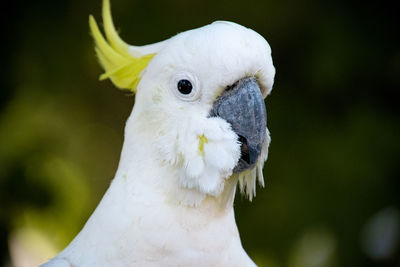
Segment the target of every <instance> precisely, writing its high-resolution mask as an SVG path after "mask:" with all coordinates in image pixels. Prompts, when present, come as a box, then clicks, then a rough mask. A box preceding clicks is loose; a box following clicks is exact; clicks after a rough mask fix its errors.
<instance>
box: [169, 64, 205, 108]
mask: <svg viewBox="0 0 400 267" xmlns="http://www.w3.org/2000/svg"><path fill="white" fill-rule="evenodd" d="M171 90H172V92H173V93H174V95H175V96H176V97H177V98H179V99H180V100H183V101H187V102H192V101H196V100H197V99H199V97H200V86H199V82H198V80H197V78H196V77H195V76H194V75H192V74H190V73H188V72H183V71H182V72H178V73H176V74H175V75H174V77H173V78H172V79H171Z"/></svg>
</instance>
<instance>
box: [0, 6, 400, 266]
mask: <svg viewBox="0 0 400 267" xmlns="http://www.w3.org/2000/svg"><path fill="white" fill-rule="evenodd" d="M393 3H394V2H393ZM111 4H112V13H113V16H114V20H115V24H116V26H117V28H119V29H121V36H122V38H123V39H124V40H126V41H127V42H128V43H131V44H135V45H144V44H148V43H153V42H157V41H160V40H163V39H166V38H169V37H170V36H172V35H174V34H176V33H178V32H181V31H185V30H188V29H191V28H195V27H199V26H202V25H205V24H208V23H211V22H212V21H214V20H231V21H235V22H237V23H240V24H242V25H245V26H247V27H250V28H252V29H254V30H256V31H257V32H259V33H260V34H261V35H263V36H264V37H265V38H266V39H267V40H268V42H269V43H270V45H271V47H272V51H273V59H274V64H275V66H276V69H277V76H276V80H275V85H274V89H273V91H272V94H271V95H270V96H269V97H268V98H267V99H266V105H267V112H268V126H269V129H270V131H271V135H272V143H271V147H270V155H269V159H268V161H267V163H266V165H265V169H264V173H265V177H266V188H265V189H260V188H258V190H257V197H256V198H255V200H254V201H253V202H252V203H249V202H248V201H246V200H245V199H244V198H243V197H240V196H238V197H237V199H236V202H235V206H236V217H237V223H238V226H239V230H240V233H241V237H242V242H243V246H244V247H245V249H246V250H247V251H248V253H249V254H250V256H251V257H252V258H253V259H254V260H255V261H256V263H258V264H259V265H260V266H270V267H283V266H288V267H334V266H400V249H399V232H400V215H399V208H400V201H399V200H400V192H399V189H400V182H399V181H400V177H399V176H400V162H399V156H398V153H399V149H400V139H399V137H400V123H399V115H400V112H399V111H400V108H399V107H400V105H399V104H398V101H399V94H398V90H399V85H400V50H399V32H398V26H399V23H398V22H399V20H398V11H397V9H395V8H394V6H391V5H390V4H389V2H386V1H374V2H372V1H371V2H366V1H344V0H339V1H338V0H328V1H319V2H316V1H309V0H298V1H293V0H289V1H243V0H231V1H218V2H216V1H211V0H202V1H182V0H169V1H161V0H159V1H150V0H146V1H145V0H125V1H122V0H112V1H111ZM2 9H3V12H2V13H3V15H2V17H1V18H0V19H1V24H2V25H3V28H2V42H1V48H2V71H1V75H2V76H3V77H2V78H1V80H0V83H1V87H0V88H1V94H0V265H5V266H18V267H19V266H35V265H37V264H39V263H41V262H43V261H45V260H46V259H48V258H50V257H52V256H54V255H55V254H56V253H57V252H58V251H60V250H61V249H62V248H64V247H65V246H66V245H67V244H68V243H69V242H70V241H71V240H72V238H73V237H74V236H75V235H76V234H77V233H78V231H79V230H80V229H81V227H82V226H83V224H84V223H85V221H86V220H87V219H88V217H89V216H90V214H91V213H92V211H93V210H94V208H95V206H96V205H97V203H98V202H99V200H100V199H101V197H102V195H103V194H104V192H105V190H106V189H107V187H108V185H109V183H110V180H111V179H112V177H113V175H114V172H115V170H116V168H117V164H118V160H119V154H120V150H121V146H122V142H123V129H124V123H125V120H126V119H127V117H128V116H129V114H130V111H131V109H132V105H133V102H134V97H132V96H128V95H126V94H124V93H123V92H121V91H118V90H117V89H115V88H114V87H113V85H112V84H111V83H110V82H109V81H106V82H99V81H98V77H99V75H100V73H101V72H102V70H101V68H100V67H99V65H98V63H97V60H96V57H95V54H94V49H93V42H92V39H91V37H90V36H89V29H88V15H89V14H94V15H95V17H96V18H97V20H98V21H99V20H100V9H101V0H90V1H80V0H67V1H50V0H38V1H22V0H16V1H8V4H7V6H5V7H2Z"/></svg>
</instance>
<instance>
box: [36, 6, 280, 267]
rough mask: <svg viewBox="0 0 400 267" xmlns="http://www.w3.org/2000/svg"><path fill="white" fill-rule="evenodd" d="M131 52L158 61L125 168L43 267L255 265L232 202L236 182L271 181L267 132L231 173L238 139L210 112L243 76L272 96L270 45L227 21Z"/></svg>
mask: <svg viewBox="0 0 400 267" xmlns="http://www.w3.org/2000/svg"><path fill="white" fill-rule="evenodd" d="M104 5H105V8H107V7H109V6H108V5H109V4H108V2H107V1H105V3H104ZM105 14H106V16H107V11H106V13H105ZM106 19H107V18H105V23H106ZM111 26H112V25H111ZM105 27H107V25H105ZM106 31H107V29H106ZM108 38H109V39H110V37H109V36H108ZM109 41H110V43H113V41H112V40H109ZM114 41H115V40H114ZM117 41H118V40H117ZM114 43H116V42H114ZM127 51H129V53H130V55H132V57H133V58H138V59H140V58H141V57H143V56H146V55H149V54H154V56H153V57H152V58H151V60H149V63H148V64H147V66H146V67H145V69H144V70H143V71H142V72H141V74H140V76H139V79H140V82H139V83H138V85H137V89H136V90H135V91H136V100H135V105H134V108H133V111H132V114H131V115H130V117H129V119H128V121H127V123H126V128H125V141H124V145H123V149H122V153H121V159H120V163H119V166H118V170H117V172H116V175H115V177H114V179H113V181H112V183H111V185H110V188H109V189H108V190H107V192H106V194H105V195H104V197H103V199H102V200H101V202H100V204H99V205H98V207H97V208H96V210H95V211H94V213H93V214H92V216H91V217H90V219H89V220H88V222H87V223H86V225H85V226H84V228H83V229H82V231H81V232H80V233H79V234H78V235H77V236H76V237H75V239H74V240H73V241H72V242H71V243H70V244H69V246H68V247H67V248H65V249H64V250H63V251H62V252H61V253H60V254H59V255H57V256H56V257H55V258H54V259H52V260H51V261H50V262H48V263H46V264H44V265H43V266H46V267H48V266H254V263H253V262H252V261H251V259H250V258H249V257H248V256H247V254H246V252H245V251H244V250H243V248H242V245H241V242H240V237H239V233H238V229H237V226H236V223H235V218H234V211H233V205H232V202H233V197H234V194H235V188H236V184H237V183H238V182H239V184H240V185H241V189H242V190H243V191H245V192H247V194H248V195H249V197H250V198H251V197H252V196H253V194H254V193H255V181H256V176H258V179H259V180H260V182H263V180H262V179H263V178H262V166H263V163H264V161H265V160H266V157H267V150H268V145H269V135H268V131H267V134H266V136H265V139H264V142H263V149H262V153H261V155H260V156H259V158H258V162H257V164H255V165H254V166H252V167H251V168H250V169H248V170H245V171H243V172H241V173H233V172H232V171H233V169H234V167H235V166H236V165H237V164H238V161H239V158H240V157H241V146H240V145H241V144H240V143H239V142H238V135H237V134H236V133H235V132H234V131H233V130H232V127H231V125H230V123H228V122H227V121H225V120H224V119H223V118H220V117H210V116H209V113H210V110H211V109H212V107H213V104H214V102H215V100H216V99H217V98H218V96H220V95H221V94H223V92H224V90H225V89H226V88H227V87H228V86H231V85H233V84H235V83H236V82H237V81H239V80H241V79H243V78H245V77H255V78H256V80H257V83H258V85H259V86H260V89H261V91H262V95H263V96H264V97H265V96H266V95H267V94H268V93H269V92H270V90H271V88H272V84H273V78H274V74H275V70H274V67H273V65H272V59H271V55H270V54H271V50H270V47H269V45H268V43H267V42H266V41H265V39H264V38H263V37H261V36H260V35H259V34H257V33H256V32H254V31H253V30H251V29H248V28H245V27H242V26H240V25H238V24H235V23H232V22H223V21H221V22H214V23H212V24H210V25H207V26H205V27H202V28H198V29H194V30H190V31H187V32H183V33H180V34H178V35H176V36H174V37H172V38H170V39H168V40H166V41H163V42H160V43H157V44H154V45H148V46H143V47H137V46H129V47H128V50H127ZM100 60H101V58H100ZM103 64H104V62H103ZM106 67H107V66H105V68H106ZM182 79H185V80H189V81H190V82H191V84H192V87H193V88H192V91H191V93H190V94H188V95H183V94H180V93H179V92H178V91H176V90H177V89H176V84H177V82H179V81H180V80H182ZM113 81H114V80H113ZM114 83H116V84H117V82H115V81H114ZM117 85H118V84H117Z"/></svg>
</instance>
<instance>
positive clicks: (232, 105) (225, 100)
mask: <svg viewBox="0 0 400 267" xmlns="http://www.w3.org/2000/svg"><path fill="white" fill-rule="evenodd" d="M210 116H212V117H215V116H217V117H220V118H222V119H224V120H226V121H227V122H228V123H230V124H231V126H232V130H233V131H234V132H235V133H236V134H237V135H238V137H239V142H240V143H241V146H240V148H241V157H240V159H239V162H238V164H237V165H236V166H235V168H234V169H233V172H234V173H239V172H242V171H244V170H247V169H250V168H252V167H253V166H254V165H255V164H256V163H257V161H258V158H259V156H260V154H261V150H262V145H263V143H264V139H265V135H266V125H267V112H266V110H265V104H264V99H263V96H262V94H261V90H260V87H259V85H258V83H257V81H256V79H255V78H244V79H241V80H240V81H238V82H237V83H236V84H235V85H233V86H232V87H230V88H229V90H226V91H224V93H223V94H222V95H221V96H220V97H219V98H218V99H217V101H215V103H214V106H213V108H212V110H211V113H210Z"/></svg>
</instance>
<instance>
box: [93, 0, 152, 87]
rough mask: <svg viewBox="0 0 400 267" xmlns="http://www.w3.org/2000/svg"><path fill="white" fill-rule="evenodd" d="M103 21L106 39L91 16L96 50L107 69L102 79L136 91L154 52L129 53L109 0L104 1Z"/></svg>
mask: <svg viewBox="0 0 400 267" xmlns="http://www.w3.org/2000/svg"><path fill="white" fill-rule="evenodd" d="M103 22H104V30H105V34H106V37H107V40H105V39H104V37H103V35H102V33H101V32H100V30H99V27H98V26H97V23H96V21H95V19H94V18H93V16H91V15H90V16H89V26H90V30H91V32H92V35H93V38H94V41H95V44H96V48H95V51H96V54H97V56H98V58H99V61H100V64H101V65H102V66H103V68H104V70H105V73H104V74H102V75H101V76H100V80H105V79H108V78H109V79H111V81H112V82H113V83H114V84H115V86H117V87H118V88H120V89H129V90H131V91H132V92H136V87H137V85H138V84H139V81H140V78H141V73H142V71H143V70H144V69H145V68H146V67H147V65H148V63H149V62H150V60H151V59H152V58H153V56H154V54H150V55H146V56H143V57H140V58H136V57H134V56H132V55H130V54H129V45H128V44H126V43H125V42H124V41H122V40H121V38H120V37H119V36H118V33H117V32H116V30H115V28H114V24H113V22H112V17H111V11H110V2H109V0H104V1H103ZM107 41H108V42H107Z"/></svg>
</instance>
